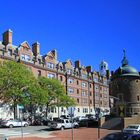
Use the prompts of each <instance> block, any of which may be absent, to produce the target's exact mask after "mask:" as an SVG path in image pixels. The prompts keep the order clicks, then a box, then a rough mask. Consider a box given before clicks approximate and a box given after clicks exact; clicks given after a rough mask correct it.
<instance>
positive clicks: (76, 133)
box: [9, 128, 116, 140]
mask: <svg viewBox="0 0 140 140" xmlns="http://www.w3.org/2000/svg"><path fill="white" fill-rule="evenodd" d="M115 131H116V130H106V129H100V133H99V134H100V138H102V137H103V136H105V135H106V134H108V133H111V132H115ZM72 134H73V135H72ZM9 140H99V139H98V128H78V129H73V131H72V129H68V130H64V131H61V130H60V131H52V133H51V134H49V135H46V136H39V135H38V136H35V135H31V136H30V135H29V136H25V137H23V138H21V137H20V138H9Z"/></svg>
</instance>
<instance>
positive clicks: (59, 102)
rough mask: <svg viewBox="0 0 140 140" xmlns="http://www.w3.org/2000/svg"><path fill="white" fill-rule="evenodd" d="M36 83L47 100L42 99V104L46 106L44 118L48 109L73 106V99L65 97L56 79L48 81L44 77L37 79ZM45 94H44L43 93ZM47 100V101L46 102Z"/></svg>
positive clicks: (61, 86) (64, 92) (62, 87)
mask: <svg viewBox="0 0 140 140" xmlns="http://www.w3.org/2000/svg"><path fill="white" fill-rule="evenodd" d="M38 82H39V84H40V86H41V88H42V89H44V91H46V95H47V96H48V98H44V101H43V103H44V104H45V105H46V117H47V115H48V109H49V107H53V106H64V107H68V106H72V105H75V101H74V99H72V98H71V97H69V96H68V95H66V91H65V88H64V86H63V85H62V84H61V83H60V81H58V80H56V79H49V78H46V77H39V78H38ZM44 93H45V92H44ZM46 99H47V100H46Z"/></svg>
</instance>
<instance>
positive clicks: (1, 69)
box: [0, 61, 36, 104]
mask: <svg viewBox="0 0 140 140" xmlns="http://www.w3.org/2000/svg"><path fill="white" fill-rule="evenodd" d="M35 83H36V79H35V77H34V76H33V74H32V72H31V70H29V69H28V68H27V67H25V66H24V65H22V64H20V63H16V62H13V61H4V62H0V99H2V100H3V101H4V102H6V103H11V102H13V101H14V102H15V103H16V104H19V103H20V104H21V103H22V104H23V103H27V101H28V100H29V99H28V98H27V97H26V98H25V95H24V92H25V91H26V92H27V91H32V90H33V89H32V87H33V85H35ZM27 99H28V100H27Z"/></svg>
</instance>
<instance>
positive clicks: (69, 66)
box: [63, 59, 74, 75]
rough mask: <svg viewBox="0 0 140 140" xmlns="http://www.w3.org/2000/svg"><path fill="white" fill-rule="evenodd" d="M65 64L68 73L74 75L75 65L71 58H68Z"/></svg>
mask: <svg viewBox="0 0 140 140" xmlns="http://www.w3.org/2000/svg"><path fill="white" fill-rule="evenodd" d="M63 66H64V70H65V71H66V72H67V74H71V75H74V66H73V64H72V61H71V60H70V59H68V60H67V61H66V62H63Z"/></svg>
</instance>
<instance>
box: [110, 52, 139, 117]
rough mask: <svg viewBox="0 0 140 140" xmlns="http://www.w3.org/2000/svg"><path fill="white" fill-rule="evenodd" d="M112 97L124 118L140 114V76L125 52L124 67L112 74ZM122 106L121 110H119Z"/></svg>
mask: <svg viewBox="0 0 140 140" xmlns="http://www.w3.org/2000/svg"><path fill="white" fill-rule="evenodd" d="M110 95H112V97H115V98H114V101H115V103H116V104H115V105H116V109H117V110H116V111H117V113H118V115H120V114H119V111H120V109H121V110H122V114H121V115H122V116H131V115H133V114H138V113H140V75H139V72H138V71H137V70H136V69H135V68H134V67H132V66H130V65H129V63H128V60H127V58H126V53H125V50H124V57H123V59H122V66H121V67H119V68H118V69H117V70H116V71H115V72H113V73H112V76H111V82H110ZM120 105H121V108H119V107H120Z"/></svg>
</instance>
